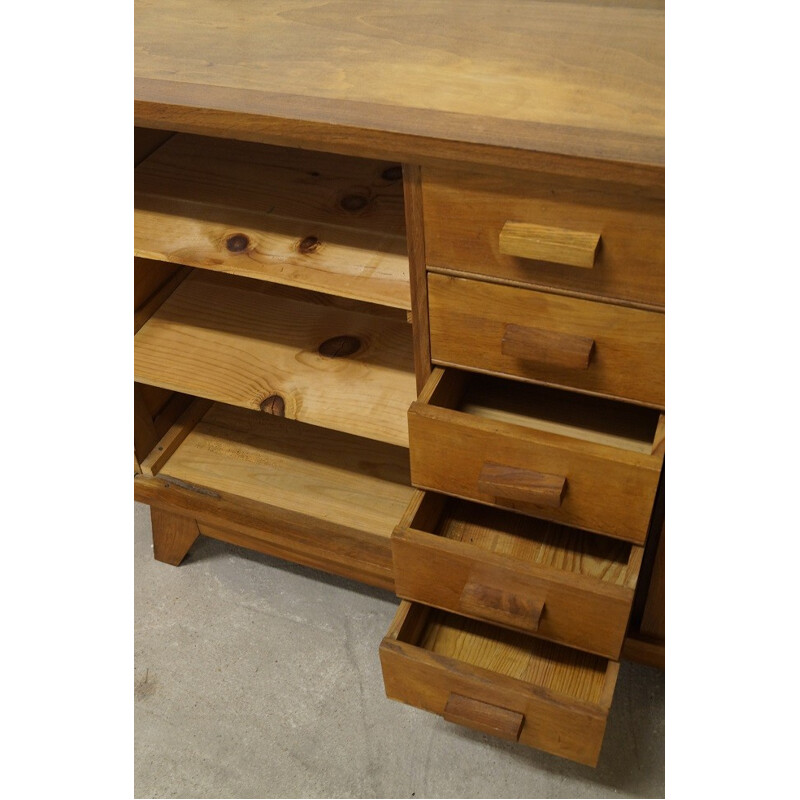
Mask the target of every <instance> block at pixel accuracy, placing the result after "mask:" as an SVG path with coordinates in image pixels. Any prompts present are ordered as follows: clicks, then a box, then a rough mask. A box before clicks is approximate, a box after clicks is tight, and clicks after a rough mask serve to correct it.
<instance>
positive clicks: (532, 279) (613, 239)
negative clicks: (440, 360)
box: [422, 159, 664, 310]
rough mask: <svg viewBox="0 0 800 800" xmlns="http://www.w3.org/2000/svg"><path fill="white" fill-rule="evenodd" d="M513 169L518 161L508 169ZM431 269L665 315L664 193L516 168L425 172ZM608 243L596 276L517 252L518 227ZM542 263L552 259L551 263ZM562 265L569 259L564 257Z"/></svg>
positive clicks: (595, 269)
mask: <svg viewBox="0 0 800 800" xmlns="http://www.w3.org/2000/svg"><path fill="white" fill-rule="evenodd" d="M507 163H508V164H509V165H511V166H514V161H513V159H509V161H508V162H507ZM422 195H423V201H424V208H425V236H426V242H425V245H426V254H427V259H428V266H429V267H431V268H434V269H437V270H438V269H445V270H447V269H449V270H455V271H459V272H461V273H470V274H474V275H475V276H478V277H483V278H487V279H490V280H501V281H506V282H511V283H515V284H518V285H524V286H534V287H541V288H543V289H548V290H551V291H557V292H560V293H569V294H573V295H578V296H586V297H593V298H597V299H600V300H605V301H606V302H608V301H614V302H619V303H626V304H629V305H634V306H641V307H645V308H653V309H656V310H658V309H663V307H664V194H663V189H642V188H639V187H635V186H624V185H620V184H619V183H608V182H605V181H594V180H591V178H589V177H588V176H584V177H582V178H573V177H561V178H556V177H554V176H552V175H546V174H538V173H536V172H522V171H519V170H516V169H495V170H489V169H475V168H472V167H470V168H469V169H465V168H460V167H447V168H435V167H426V168H424V169H423V174H422ZM510 220H511V221H515V222H518V223H520V224H523V223H524V224H530V225H533V226H537V227H544V228H558V229H569V230H572V231H583V232H591V233H593V234H594V235H600V237H601V240H600V246H599V248H598V249H597V253H596V255H595V256H594V258H593V259H592V264H593V266H592V268H591V269H584V268H582V267H581V266H568V265H564V264H563V263H558V262H557V263H553V262H554V261H556V259H557V258H558V255H557V254H555V253H551V254H549V255H547V254H544V253H541V254H539V259H541V260H537V259H536V258H534V255H535V254H534V253H533V252H527V253H509V252H507V251H504V249H503V245H502V243H503V241H505V240H506V237H503V235H502V232H503V230H504V228H505V227H506V225H507V224H508V222H509V221H510ZM543 256H547V258H546V259H544V258H543ZM562 262H563V259H562Z"/></svg>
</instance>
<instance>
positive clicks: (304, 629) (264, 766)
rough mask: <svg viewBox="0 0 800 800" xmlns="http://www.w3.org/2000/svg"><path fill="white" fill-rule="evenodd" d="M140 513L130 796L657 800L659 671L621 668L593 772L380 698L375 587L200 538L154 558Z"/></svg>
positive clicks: (387, 612) (385, 622) (145, 517)
mask: <svg viewBox="0 0 800 800" xmlns="http://www.w3.org/2000/svg"><path fill="white" fill-rule="evenodd" d="M150 535H151V534H150V514H149V509H148V507H147V506H143V505H139V504H135V536H136V544H135V557H136V598H135V609H136V626H135V637H136V638H135V672H134V699H135V796H136V797H137V798H158V797H183V798H186V797H192V798H195V797H196V798H200V797H203V798H206V797H217V798H220V797H223V798H268V797H269V798H272V797H286V798H288V797H309V798H310V797H328V798H344V797H369V798H379V797H381V798H382V797H394V798H398V797H416V798H423V797H461V798H467V797H490V798H493V797H498V798H499V797H516V798H523V797H524V798H534V797H536V798H544V797H548V798H556V797H573V798H583V797H592V798H600V797H664V675H663V673H661V672H660V671H657V670H653V669H649V668H646V667H640V666H637V665H633V664H628V663H623V665H622V668H621V670H620V675H619V680H618V682H617V691H616V696H615V698H614V704H613V706H612V710H611V714H610V715H609V719H608V727H607V729H606V738H605V743H604V745H603V750H602V753H601V756H600V764H599V765H598V767H597V768H596V769H591V768H589V767H583V766H581V765H578V764H573V763H571V762H569V761H566V760H564V759H560V758H556V757H555V756H550V755H548V754H546V753H541V752H538V751H535V750H531V749H529V748H527V747H523V746H522V745H516V744H511V743H509V742H503V741H499V740H496V739H492V738H491V737H488V736H485V735H483V734H480V733H474V732H472V731H469V730H466V729H464V728H459V727H457V726H455V725H451V724H450V723H447V722H445V721H444V720H442V719H440V718H439V717H437V716H435V715H433V714H428V713H426V712H424V711H420V710H418V709H415V708H411V707H409V706H405V705H402V704H400V703H396V702H393V701H391V700H387V699H386V697H385V695H384V692H383V683H382V679H381V669H380V663H379V660H378V644H379V642H380V640H381V637H382V636H383V634H384V633H385V631H386V629H387V628H388V626H389V623H390V622H391V620H392V617H393V616H394V612H395V610H396V607H397V600H396V598H395V597H394V596H393V595H391V594H389V593H387V592H382V591H379V590H375V589H371V588H369V587H365V586H362V585H361V584H357V583H354V582H351V581H347V580H344V579H341V578H337V577H333V576H329V575H325V574H324V573H321V572H317V571H315V570H310V569H306V568H304V567H299V566H297V565H293V564H288V563H286V562H284V561H279V560H278V559H273V558H269V557H268V556H263V555H260V554H258V553H253V552H251V551H248V550H243V549H240V548H236V547H231V546H229V545H226V544H223V543H221V542H217V541H214V540H211V539H206V538H204V537H200V539H198V541H197V542H196V543H195V545H194V547H193V548H192V550H191V551H190V553H189V555H188V556H187V558H186V560H185V561H184V563H183V564H182V565H181V566H180V567H177V568H176V567H170V566H168V565H166V564H161V563H158V562H156V561H155V560H154V559H153V557H152V543H151V539H150Z"/></svg>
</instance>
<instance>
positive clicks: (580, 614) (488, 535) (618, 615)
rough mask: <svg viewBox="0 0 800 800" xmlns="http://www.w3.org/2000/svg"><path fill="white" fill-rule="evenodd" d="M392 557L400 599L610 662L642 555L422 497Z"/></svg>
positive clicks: (546, 525) (541, 524)
mask: <svg viewBox="0 0 800 800" xmlns="http://www.w3.org/2000/svg"><path fill="white" fill-rule="evenodd" d="M392 552H393V556H394V565H395V586H396V592H397V594H398V595H400V596H401V597H405V598H406V599H409V600H415V601H417V602H421V603H425V604H426V605H431V606H435V607H437V608H442V609H446V610H451V611H455V612H457V613H460V614H464V615H466V616H470V617H472V618H474V619H480V620H485V621H490V622H493V623H495V624H499V625H502V626H503V627H507V628H510V629H513V630H518V631H527V632H536V634H537V636H539V637H541V638H544V639H548V640H550V641H556V642H561V643H562V644H567V645H570V646H572V647H578V648H580V649H582V650H586V651H589V652H593V653H597V654H599V655H603V656H606V657H608V658H618V657H619V653H620V648H621V646H622V642H623V639H624V636H625V632H626V629H627V625H628V617H629V615H630V610H631V603H632V601H633V597H634V588H635V586H636V582H637V578H638V575H639V570H640V566H641V561H642V548H640V547H632V546H631V545H629V544H627V543H624V542H620V541H616V540H613V539H609V538H606V537H603V536H597V535H595V534H590V533H584V532H582V531H578V530H575V529H573V528H567V527H564V526H561V525H557V524H555V523H552V522H547V521H545V520H540V519H534V518H530V517H524V516H521V515H518V514H512V513H510V512H508V511H502V510H500V509H494V508H490V507H486V506H478V505H475V504H473V503H466V502H464V501H459V500H452V499H449V500H444V499H443V498H442V497H441V496H437V495H434V494H430V493H423V492H418V493H417V494H416V495H415V496H414V498H413V499H412V502H411V504H410V505H409V508H408V509H407V511H406V514H405V515H404V517H403V519H402V520H401V522H400V524H399V525H398V526H397V528H396V529H395V531H394V533H393V534H392ZM465 594H466V596H465Z"/></svg>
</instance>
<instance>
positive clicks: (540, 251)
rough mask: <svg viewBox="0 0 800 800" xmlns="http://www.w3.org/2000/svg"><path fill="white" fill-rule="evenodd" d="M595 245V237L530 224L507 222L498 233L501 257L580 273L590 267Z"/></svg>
mask: <svg viewBox="0 0 800 800" xmlns="http://www.w3.org/2000/svg"><path fill="white" fill-rule="evenodd" d="M599 244H600V234H599V233H587V232H586V231H573V230H567V229H565V228H554V227H553V226H548V225H536V224H534V223H532V222H511V221H508V222H506V223H505V224H504V225H503V227H502V228H501V229H500V237H499V249H500V252H501V253H502V254H503V255H507V256H517V257H519V258H531V259H533V260H535V261H549V262H551V263H552V264H564V265H565V266H568V267H583V268H584V269H591V268H592V267H593V266H594V259H595V254H596V253H597V246H598V245H599Z"/></svg>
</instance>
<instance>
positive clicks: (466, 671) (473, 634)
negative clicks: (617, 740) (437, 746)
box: [380, 601, 619, 766]
mask: <svg viewBox="0 0 800 800" xmlns="http://www.w3.org/2000/svg"><path fill="white" fill-rule="evenodd" d="M380 657H381V667H382V670H383V681H384V686H385V688H386V695H387V697H389V698H391V699H393V700H399V701H401V702H403V703H408V704H409V705H412V706H416V707H417V708H422V709H425V710H426V711H432V712H433V713H434V714H440V715H441V716H443V717H444V718H445V719H447V720H449V721H451V722H455V723H458V724H460V725H466V726H467V727H470V728H473V729H475V730H479V731H482V732H484V733H488V734H491V735H493V736H498V737H500V738H503V739H508V740H511V741H519V742H521V743H523V744H526V745H529V746H530V747H536V748H539V749H541V750H546V751H547V752H549V753H554V754H555V755H559V756H563V757H565V758H569V759H572V760H573V761H579V762H580V763H582V764H589V765H591V766H594V765H596V764H597V760H598V756H599V754H600V747H601V745H602V742H603V735H604V733H605V727H606V718H607V716H608V709H609V706H610V705H611V699H612V696H613V694H614V687H615V684H616V680H617V672H618V670H619V664H618V663H617V662H615V661H607V660H606V659H603V658H599V657H598V656H593V655H591V654H589V653H582V652H580V651H578V650H570V649H569V648H566V647H562V646H560V645H556V644H552V643H550V642H543V641H541V640H537V639H535V638H533V637H531V636H525V635H523V634H519V633H513V632H511V631H506V630H503V629H502V628H495V627H493V626H491V625H486V624H484V623H480V622H475V621H473V620H468V619H464V618H463V617H457V616H454V615H452V614H448V613H447V612H444V611H437V610H431V609H428V608H427V607H425V606H422V605H417V604H412V603H408V602H405V601H404V602H402V603H401V604H400V608H399V610H398V612H397V615H396V616H395V619H394V622H393V623H392V626H391V627H390V629H389V631H388V632H387V634H386V636H385V637H384V639H383V641H382V642H381V646H380Z"/></svg>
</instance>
